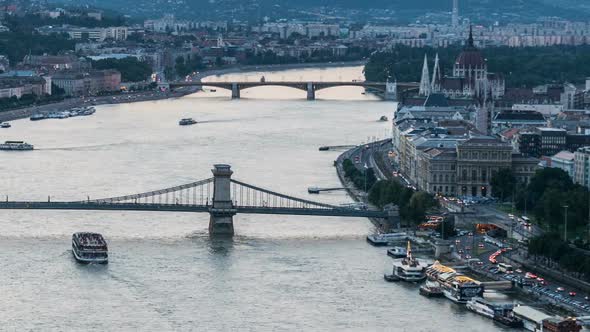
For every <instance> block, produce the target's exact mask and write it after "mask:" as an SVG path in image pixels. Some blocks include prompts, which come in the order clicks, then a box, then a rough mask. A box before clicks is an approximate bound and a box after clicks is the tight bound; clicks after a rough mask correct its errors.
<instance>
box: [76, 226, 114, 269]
mask: <svg viewBox="0 0 590 332" xmlns="http://www.w3.org/2000/svg"><path fill="white" fill-rule="evenodd" d="M72 253H73V255H74V258H75V259H76V261H78V262H79V263H83V264H88V263H99V264H106V263H108V261H109V255H108V247H107V243H106V241H105V240H104V238H103V237H102V235H101V234H99V233H89V232H78V233H74V234H73V235H72Z"/></svg>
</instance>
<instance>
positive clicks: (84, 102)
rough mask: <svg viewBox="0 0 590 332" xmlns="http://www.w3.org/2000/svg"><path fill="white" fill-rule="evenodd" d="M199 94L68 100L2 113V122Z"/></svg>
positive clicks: (185, 91) (187, 90)
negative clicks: (39, 114)
mask: <svg viewBox="0 0 590 332" xmlns="http://www.w3.org/2000/svg"><path fill="white" fill-rule="evenodd" d="M195 92H197V89H196V88H186V87H184V88H181V89H177V90H176V91H173V92H170V91H167V92H162V91H155V90H154V91H142V92H129V93H119V94H114V95H108V96H100V97H85V98H68V99H66V100H63V101H60V102H57V103H51V104H45V105H36V106H30V107H24V108H18V109H14V110H10V111H5V112H1V113H0V122H5V121H12V120H17V119H23V118H28V117H30V116H31V115H33V114H35V113H50V112H61V111H67V110H69V109H72V108H74V107H82V106H97V105H109V104H123V103H135V102H141V101H150V100H161V99H170V98H180V97H183V96H186V95H189V94H192V93H195Z"/></svg>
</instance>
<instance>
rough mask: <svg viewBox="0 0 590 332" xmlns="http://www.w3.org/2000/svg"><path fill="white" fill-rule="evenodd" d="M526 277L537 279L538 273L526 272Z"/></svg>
mask: <svg viewBox="0 0 590 332" xmlns="http://www.w3.org/2000/svg"><path fill="white" fill-rule="evenodd" d="M524 277H525V278H527V279H537V275H536V274H534V273H531V272H527V273H525V274H524Z"/></svg>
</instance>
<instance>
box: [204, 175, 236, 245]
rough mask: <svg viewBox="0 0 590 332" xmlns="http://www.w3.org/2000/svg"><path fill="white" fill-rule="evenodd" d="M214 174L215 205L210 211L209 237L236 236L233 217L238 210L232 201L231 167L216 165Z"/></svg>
mask: <svg viewBox="0 0 590 332" xmlns="http://www.w3.org/2000/svg"><path fill="white" fill-rule="evenodd" d="M211 172H213V177H214V179H213V204H212V207H211V208H210V209H209V215H210V218H209V236H228V237H231V236H233V235H234V221H233V217H234V215H236V213H237V210H236V209H235V208H234V206H233V203H232V199H231V175H232V174H233V172H232V170H231V167H230V165H225V164H216V165H214V169H212V170H211Z"/></svg>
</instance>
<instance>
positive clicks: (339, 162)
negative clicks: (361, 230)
mask: <svg viewBox="0 0 590 332" xmlns="http://www.w3.org/2000/svg"><path fill="white" fill-rule="evenodd" d="M388 141H389V140H383V141H377V142H373V143H369V144H366V145H359V146H356V147H354V148H352V149H350V150H347V151H345V152H344V153H342V154H340V155H339V156H338V158H337V159H336V161H335V162H334V166H335V167H336V173H337V174H338V178H339V179H340V183H341V184H342V186H343V187H344V188H345V189H346V192H347V193H348V195H349V196H350V197H351V198H352V199H353V200H354V201H355V202H360V203H363V204H365V205H366V206H367V207H368V208H369V209H375V210H377V209H378V208H377V207H376V206H373V205H372V204H371V203H370V202H369V200H368V197H367V195H368V193H366V192H364V191H362V190H359V189H357V188H356V187H355V185H354V183H352V181H350V180H349V179H348V178H347V177H346V175H345V172H344V167H343V163H344V161H345V160H346V159H354V157H355V156H356V155H360V154H362V151H363V150H367V151H371V152H369V153H370V154H369V156H368V159H367V163H368V164H369V165H370V167H373V168H374V169H375V175H376V176H377V178H378V179H379V180H384V179H385V178H386V177H385V175H384V172H383V170H381V169H380V168H379V166H378V165H377V164H376V163H375V162H374V157H373V151H375V150H377V151H380V150H381V147H382V146H383V144H384V143H386V142H388ZM360 159H362V158H360ZM369 220H370V221H371V223H373V225H375V227H377V229H378V230H379V231H383V232H387V231H389V230H390V228H391V225H389V224H388V223H386V222H385V221H384V220H383V219H378V218H369Z"/></svg>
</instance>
